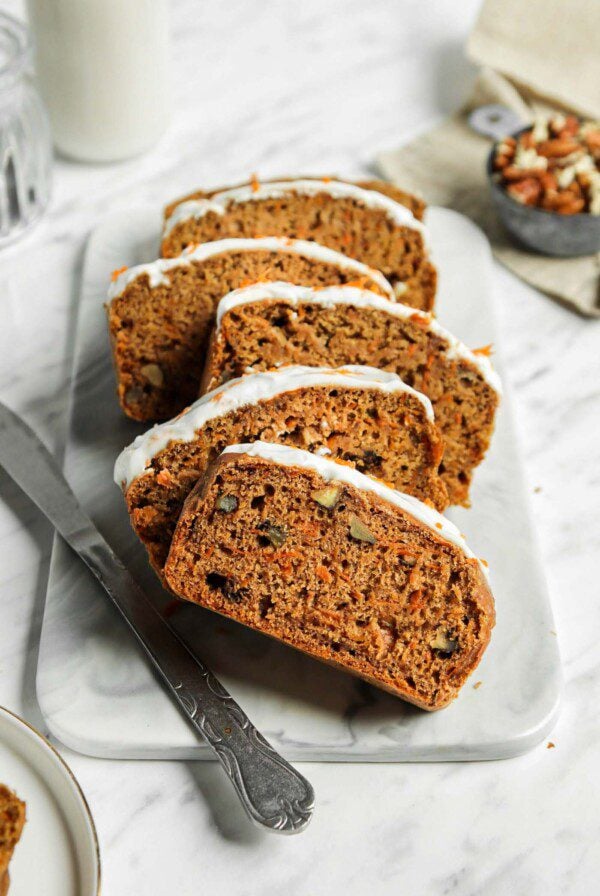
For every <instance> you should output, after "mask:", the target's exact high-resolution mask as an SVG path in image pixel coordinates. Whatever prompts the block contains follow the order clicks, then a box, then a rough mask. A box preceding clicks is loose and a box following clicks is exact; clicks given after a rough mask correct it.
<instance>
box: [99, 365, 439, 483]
mask: <svg viewBox="0 0 600 896" xmlns="http://www.w3.org/2000/svg"><path fill="white" fill-rule="evenodd" d="M311 386H333V387H335V388H339V389H379V390H380V391H381V392H388V393H392V392H408V393H410V394H411V395H413V396H414V397H415V398H416V399H418V401H420V402H421V404H422V405H423V408H424V409H425V414H426V416H427V419H428V420H429V421H430V422H433V420H434V415H433V408H432V406H431V402H430V401H429V399H428V398H427V397H426V396H425V395H422V394H421V393H420V392H417V391H416V390H415V389H413V388H411V387H410V386H408V385H407V384H406V383H404V382H403V381H402V380H401V379H400V377H399V376H397V375H396V374H395V373H387V372H386V371H383V370H377V369H376V368H374V367H364V366H360V365H352V364H350V365H348V366H345V367H338V368H329V367H303V366H300V365H296V366H290V367H282V368H279V369H278V370H270V371H266V372H264V373H251V374H248V375H247V376H243V377H239V378H237V379H235V380H230V381H229V382H227V383H225V384H224V385H222V386H219V387H218V388H217V389H214V390H213V391H212V392H209V393H207V394H206V395H203V396H202V397H201V398H199V399H198V401H196V402H194V404H193V405H191V407H189V408H188V409H187V410H186V411H184V413H183V414H180V415H179V416H178V417H176V418H175V419H174V420H169V421H168V422H166V423H159V424H157V425H156V426H153V427H152V428H151V429H149V430H148V431H147V432H145V433H143V434H142V435H139V436H138V437H137V438H136V439H135V441H134V442H133V443H132V444H131V445H129V447H127V448H125V449H124V451H122V452H121V454H120V455H119V457H118V458H117V461H116V463H115V469H114V479H115V482H116V483H117V485H119V486H121V487H122V488H124V489H125V490H126V489H128V488H129V486H130V485H131V483H132V482H133V481H134V480H135V479H137V478H138V477H139V476H142V475H143V474H144V473H145V472H146V470H147V468H148V466H149V465H150V464H151V462H152V459H153V458H154V457H156V455H157V454H159V453H160V452H161V451H163V450H164V449H165V448H167V447H168V445H169V444H170V443H171V442H191V441H193V439H194V438H195V436H196V433H197V432H198V431H199V430H200V429H202V427H203V426H204V425H205V423H207V421H208V420H212V419H214V418H215V417H221V416H224V415H225V414H228V413H230V412H232V411H235V410H238V409H239V408H242V407H245V406H246V405H251V404H257V403H258V402H259V401H267V400H269V399H270V398H274V397H275V396H276V395H281V394H282V393H284V392H292V391H296V390H297V389H303V388H307V387H311Z"/></svg>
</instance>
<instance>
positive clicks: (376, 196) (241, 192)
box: [164, 179, 429, 244]
mask: <svg viewBox="0 0 600 896" xmlns="http://www.w3.org/2000/svg"><path fill="white" fill-rule="evenodd" d="M289 193H299V194H300V195H302V196H316V195H318V194H319V193H325V194H327V195H328V196H331V198H332V199H354V200H355V201H356V202H359V203H360V204H361V205H364V206H366V207H367V208H373V209H379V210H380V211H383V212H385V213H386V215H387V216H388V218H389V219H390V220H391V221H393V222H394V224H397V225H398V226H399V227H410V229H411V230H418V231H419V233H421V235H422V237H423V242H424V243H425V244H427V243H428V242H429V240H428V234H427V228H426V227H425V225H424V224H422V223H421V221H418V220H417V219H416V218H415V216H414V215H413V213H412V212H411V210H410V209H409V208H407V207H406V206H405V205H402V204H401V203H400V202H396V201H395V200H393V199H390V197H389V196H386V195H385V194H384V193H379V192H378V191H377V190H366V189H364V188H363V187H357V186H356V185H355V184H348V183H345V182H344V181H339V180H330V181H324V180H308V179H307V180H280V181H273V182H271V183H264V184H260V183H259V184H255V185H252V184H246V185H245V186H242V187H234V188H233V189H232V190H222V191H221V192H219V193H215V194H214V196H211V197H210V199H191V200H188V201H187V202H181V203H180V204H179V205H176V206H175V208H174V209H173V212H172V213H171V215H170V216H169V217H168V218H167V220H166V221H165V227H164V236H168V235H169V233H170V232H171V231H172V230H173V228H174V227H176V226H177V225H178V224H180V223H181V222H182V221H187V220H188V219H189V218H202V217H203V216H204V215H206V214H208V212H215V214H217V215H222V214H224V213H225V211H226V209H227V207H228V206H229V205H231V204H232V203H241V202H258V201H260V200H261V199H280V198H282V197H284V196H287V195H288V194H289Z"/></svg>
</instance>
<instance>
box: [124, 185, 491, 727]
mask: <svg viewBox="0 0 600 896" xmlns="http://www.w3.org/2000/svg"><path fill="white" fill-rule="evenodd" d="M424 211H425V208H424V204H423V203H422V202H421V201H420V200H419V199H417V198H416V197H414V196H411V195H409V194H407V193H405V192H403V191H401V190H399V189H397V188H395V187H392V186H391V185H389V184H387V183H383V182H380V181H365V182H359V183H351V182H345V181H342V180H339V179H337V178H329V177H327V178H294V179H285V180H277V181H267V182H258V181H257V180H256V179H253V180H252V181H250V182H249V183H246V184H241V185H239V186H236V187H233V188H228V189H220V190H214V191H209V192H196V193H194V194H192V195H190V196H186V197H184V198H183V199H181V200H178V201H177V202H174V203H172V204H171V205H170V206H168V207H167V209H166V215H165V225H164V232H163V240H162V247H161V251H162V256H163V257H162V258H160V259H159V260H157V261H154V262H152V263H150V264H144V265H140V266H139V267H135V268H130V269H128V270H123V271H119V272H115V275H114V277H113V282H112V284H111V286H110V291H109V300H108V303H107V312H108V322H109V330H110V338H111V345H112V349H113V355H114V363H115V369H116V374H117V394H118V397H119V401H120V403H121V406H122V408H123V411H124V412H125V413H126V414H127V415H128V416H129V417H131V418H133V419H134V420H137V421H140V422H145V423H154V424H155V425H154V426H153V427H152V428H151V429H149V430H148V431H147V432H145V433H144V434H142V435H140V436H138V438H137V439H136V440H135V441H134V443H133V444H132V445H130V446H129V447H128V448H126V449H125V450H124V451H123V452H122V454H121V455H120V456H119V458H118V459H117V462H116V467H115V480H116V482H117V483H118V484H119V485H120V486H121V488H122V489H123V492H124V495H125V500H126V503H127V508H128V511H129V514H130V517H131V522H132V525H133V527H134V529H135V531H136V533H137V534H138V536H139V538H140V539H141V541H142V542H143V544H144V545H145V547H146V549H147V551H148V556H149V559H150V563H151V564H152V566H153V568H154V569H155V570H156V572H157V574H158V575H159V577H160V578H161V580H162V582H163V584H164V585H165V587H166V588H167V589H168V590H170V591H171V592H172V593H174V594H175V595H177V596H178V597H180V598H182V599H185V600H188V601H192V602H194V603H197V604H201V605H202V606H204V607H208V608H210V609H212V610H215V611H217V612H219V613H222V614H224V615H226V616H228V617H230V618H232V619H234V620H237V621H239V622H242V623H244V624H245V625H247V626H250V627H252V628H254V629H256V630H258V631H261V632H263V633H266V634H269V635H272V636H273V637H275V638H278V639H280V640H282V641H283V642H285V643H286V644H289V645H291V646H293V647H296V648H298V649H300V650H302V651H304V652H305V653H307V654H310V655H311V656H314V657H316V658H319V659H321V660H324V661H326V662H328V663H331V664H333V665H336V666H338V667H341V668H343V669H345V670H346V671H349V672H352V673H354V674H356V675H358V676H360V677H362V678H364V679H366V680H367V681H370V682H371V683H373V684H375V685H377V686H379V687H382V688H385V689H386V690H388V691H390V692H392V693H394V694H396V695H397V696H399V697H402V698H403V699H405V700H408V701H410V702H412V703H414V704H416V705H418V706H420V707H423V708H424V709H438V708H440V707H443V706H445V705H447V704H448V703H449V702H450V701H451V700H452V699H453V698H454V697H455V696H456V695H457V694H458V691H459V690H460V688H461V686H462V685H463V684H464V682H465V680H466V679H467V677H468V676H469V675H470V673H471V672H472V671H473V669H474V668H475V666H476V665H477V663H478V662H479V659H480V658H481V656H482V654H483V652H484V650H485V648H486V646H487V644H488V642H489V638H490V633H491V630H492V627H493V624H494V603H493V598H492V595H491V592H490V589H489V585H488V580H487V570H486V568H485V564H484V563H483V562H482V561H481V560H479V559H478V558H476V557H475V556H474V555H473V554H472V552H471V551H470V549H469V548H468V546H467V545H466V543H465V541H464V539H463V537H462V536H461V535H460V533H459V532H458V530H457V529H456V527H455V526H454V525H453V524H452V523H451V522H449V521H448V520H447V519H446V518H445V517H444V516H442V515H441V514H442V512H443V511H444V510H445V509H446V508H447V507H448V506H449V505H451V504H461V505H465V506H468V503H469V486H470V483H471V479H472V476H473V472H474V470H475V468H476V466H477V465H478V464H479V463H480V462H481V460H482V458H483V456H484V454H485V452H486V450H487V448H488V445H489V442H490V439H491V436H492V431H493V427H494V417H495V413H496V409H497V406H498V402H499V396H500V384H499V380H498V377H497V375H496V374H495V373H494V371H493V369H492V366H491V364H490V360H489V357H488V353H487V351H486V350H481V351H471V350H470V349H468V348H467V347H466V346H465V345H463V343H462V342H460V341H459V339H457V338H456V337H455V336H454V335H452V334H451V333H450V332H448V330H446V329H444V327H443V326H441V325H440V324H439V323H438V322H437V320H436V319H435V317H434V315H433V309H434V301H435V290H436V271H435V268H434V266H433V264H432V263H431V260H430V258H429V243H428V234H427V229H426V226H425V224H424V223H423V216H424Z"/></svg>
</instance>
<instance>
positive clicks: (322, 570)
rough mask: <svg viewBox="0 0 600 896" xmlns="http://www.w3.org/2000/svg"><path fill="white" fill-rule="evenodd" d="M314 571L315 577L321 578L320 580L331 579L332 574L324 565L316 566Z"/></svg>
mask: <svg viewBox="0 0 600 896" xmlns="http://www.w3.org/2000/svg"><path fill="white" fill-rule="evenodd" d="M315 572H316V573H317V577H318V578H319V579H321V581H322V582H325V583H327V584H328V583H329V582H331V581H333V576H332V575H331V573H330V572H329V570H328V569H327V567H326V566H321V565H319V566H317V568H316V570H315Z"/></svg>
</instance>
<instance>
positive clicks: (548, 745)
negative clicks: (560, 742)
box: [546, 740, 556, 750]
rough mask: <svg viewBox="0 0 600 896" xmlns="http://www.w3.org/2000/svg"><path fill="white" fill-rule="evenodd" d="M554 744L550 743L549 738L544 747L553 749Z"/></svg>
mask: <svg viewBox="0 0 600 896" xmlns="http://www.w3.org/2000/svg"><path fill="white" fill-rule="evenodd" d="M555 746H556V744H554V743H552V741H551V740H549V741H548V743H547V744H546V749H547V750H553V749H554V747H555Z"/></svg>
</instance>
